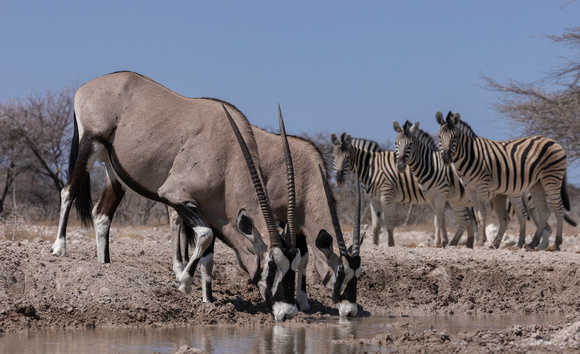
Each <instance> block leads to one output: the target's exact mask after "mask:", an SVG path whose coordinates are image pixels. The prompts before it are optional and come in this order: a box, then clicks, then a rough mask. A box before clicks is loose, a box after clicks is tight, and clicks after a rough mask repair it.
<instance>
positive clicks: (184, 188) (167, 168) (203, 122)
mask: <svg viewBox="0 0 580 354" xmlns="http://www.w3.org/2000/svg"><path fill="white" fill-rule="evenodd" d="M228 111H230V112H232V115H231V120H232V122H234V123H235V124H232V125H237V127H239V131H240V136H241V138H242V139H241V140H243V141H245V143H246V144H247V154H249V156H251V158H252V160H253V162H254V163H255V166H256V167H255V171H256V172H255V173H252V180H251V179H249V178H248V172H247V170H248V167H247V165H246V160H247V158H246V159H245V158H242V156H241V155H240V147H239V144H238V142H237V141H236V140H235V139H234V134H233V131H232V127H231V126H230V124H228V123H227V122H228V119H226V116H227V115H229V113H228ZM226 113H227V114H226ZM97 159H99V160H100V161H102V162H104V163H105V167H106V170H107V177H108V182H107V185H106V187H105V189H104V190H103V192H102V193H101V196H100V198H99V200H98V202H97V204H96V206H95V208H94V209H93V208H92V206H91V202H90V201H91V200H90V181H89V172H90V170H91V168H92V166H93V164H94V163H95V161H96V160H97ZM280 168H281V169H284V166H280ZM69 176H70V180H69V182H68V183H67V185H66V186H65V187H64V188H63V189H62V191H61V210H60V219H59V227H58V235H57V239H56V241H55V243H54V245H53V246H52V249H51V251H52V253H53V254H55V255H58V256H64V255H65V253H66V226H67V220H68V216H69V212H70V209H71V207H72V204H73V202H75V206H76V208H77V211H78V212H79V215H80V217H81V219H82V220H83V221H85V222H87V223H90V222H91V221H92V218H93V219H94V225H95V233H96V238H97V254H98V259H99V261H100V262H105V263H108V262H110V259H109V256H108V254H109V250H108V237H109V227H110V223H111V219H112V217H113V214H114V212H115V210H116V208H117V207H118V205H119V203H120V202H121V200H122V198H123V196H124V193H125V190H127V189H129V190H133V191H135V192H136V193H138V194H140V195H142V196H144V197H147V198H149V199H152V200H155V201H158V202H162V203H164V204H166V205H169V206H171V207H172V208H174V209H175V210H176V211H177V213H178V214H179V216H180V217H181V218H183V220H184V221H185V223H186V224H187V225H188V226H189V227H191V228H192V229H193V230H194V231H195V235H196V243H195V249H194V252H193V255H192V257H191V259H190V261H189V262H188V264H187V265H186V266H185V268H184V269H183V271H182V272H181V274H179V276H178V279H179V280H180V282H181V286H180V289H181V290H183V291H185V292H189V291H191V284H192V277H193V274H194V272H195V267H196V265H197V262H198V261H199V259H200V258H201V256H202V255H203V254H204V252H205V251H206V250H207V249H208V248H209V247H210V246H211V245H212V244H213V242H214V231H215V232H217V233H219V235H220V236H221V237H222V238H223V240H224V242H225V243H226V244H228V245H229V246H230V247H232V248H233V249H234V251H235V252H236V255H237V257H238V259H239V260H240V263H241V265H242V267H243V268H244V270H246V271H247V272H248V273H249V275H250V278H251V279H252V280H253V282H254V284H255V285H257V286H258V288H259V290H260V293H261V295H262V297H263V298H264V299H265V300H266V301H267V302H268V303H269V305H271V306H272V309H273V312H274V316H275V318H276V320H284V319H285V318H291V317H293V316H295V315H296V313H297V308H296V305H295V300H294V292H293V290H294V282H295V279H294V271H295V269H296V264H297V262H299V261H300V253H299V252H297V251H296V249H295V248H293V247H290V246H289V245H287V244H286V242H285V241H284V240H282V239H280V235H279V233H278V231H277V229H276V226H275V224H274V223H273V222H271V221H268V220H266V218H265V217H262V216H260V215H261V214H262V212H264V214H267V210H268V209H269V206H268V202H267V201H266V202H264V201H263V200H262V199H263V198H262V197H260V198H258V195H260V192H258V195H257V193H256V191H255V188H254V186H255V185H256V186H257V182H256V181H258V182H260V180H261V179H262V178H261V176H260V166H259V159H258V152H257V148H256V142H255V140H254V137H253V134H252V129H251V126H250V124H249V122H248V120H247V119H246V117H245V116H244V115H243V114H242V113H241V112H240V111H239V110H237V109H236V108H235V107H234V106H232V105H230V104H228V103H225V102H221V101H218V100H213V99H204V98H186V97H183V96H181V95H179V94H177V93H175V92H173V91H171V90H169V89H167V88H165V87H163V86H162V85H160V84H158V83H156V82H154V81H153V80H151V79H149V78H147V77H145V76H142V75H139V74H136V73H133V72H116V73H112V74H109V75H105V76H101V77H99V78H97V79H94V80H92V81H90V82H88V83H86V84H85V85H83V86H82V87H81V88H79V89H78V90H77V92H76V94H75V137H74V138H73V144H72V147H71V158H70V164H69ZM284 182H285V181H284ZM261 194H264V193H263V191H262V193H261ZM263 197H265V195H264V196H263ZM259 199H260V200H259ZM91 209H92V214H91ZM91 217H92V218H91ZM238 229H239V230H240V231H241V232H242V233H243V234H244V235H245V236H246V237H241V236H240V235H239V233H238ZM265 233H268V236H269V237H265V238H264V239H262V236H261V235H265Z"/></svg>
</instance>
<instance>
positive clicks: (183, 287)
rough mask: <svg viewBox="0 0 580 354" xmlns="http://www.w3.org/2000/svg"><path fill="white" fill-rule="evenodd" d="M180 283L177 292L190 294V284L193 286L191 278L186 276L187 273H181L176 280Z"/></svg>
mask: <svg viewBox="0 0 580 354" xmlns="http://www.w3.org/2000/svg"><path fill="white" fill-rule="evenodd" d="M177 280H178V281H179V282H180V285H179V291H182V292H184V293H186V294H189V293H191V284H193V278H192V277H191V276H190V275H189V274H187V272H182V273H181V276H180V277H179V278H178V279H177Z"/></svg>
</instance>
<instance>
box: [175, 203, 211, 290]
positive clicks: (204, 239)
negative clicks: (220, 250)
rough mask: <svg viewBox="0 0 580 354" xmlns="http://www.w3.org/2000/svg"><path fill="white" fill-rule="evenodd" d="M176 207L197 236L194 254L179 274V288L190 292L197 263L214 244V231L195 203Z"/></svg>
mask: <svg viewBox="0 0 580 354" xmlns="http://www.w3.org/2000/svg"><path fill="white" fill-rule="evenodd" d="M174 208H175V210H176V211H177V213H178V214H179V215H180V216H181V217H182V218H183V220H184V222H186V223H187V225H188V226H189V227H191V228H192V229H193V232H194V234H195V237H196V242H195V248H194V250H193V254H192V255H191V258H190V260H189V262H188V263H187V265H186V266H185V268H184V269H183V271H182V272H181V274H180V275H178V276H177V280H178V281H179V282H180V283H181V285H180V286H179V290H181V291H183V292H185V293H186V294H189V293H190V292H191V284H192V283H193V275H194V274H195V268H196V267H197V263H199V260H200V259H201V257H202V256H203V255H205V252H206V251H207V250H208V249H209V248H210V247H211V245H212V244H213V238H214V237H213V231H212V230H211V228H210V227H209V225H208V224H207V223H206V221H205V220H204V219H203V218H202V216H201V213H200V212H199V209H198V208H197V207H196V206H195V204H193V203H185V204H180V205H175V206H174ZM212 259H213V258H212Z"/></svg>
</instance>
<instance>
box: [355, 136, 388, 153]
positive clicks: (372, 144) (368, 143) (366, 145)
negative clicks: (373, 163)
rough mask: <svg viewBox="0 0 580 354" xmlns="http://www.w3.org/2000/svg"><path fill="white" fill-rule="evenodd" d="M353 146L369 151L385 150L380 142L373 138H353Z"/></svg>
mask: <svg viewBox="0 0 580 354" xmlns="http://www.w3.org/2000/svg"><path fill="white" fill-rule="evenodd" d="M351 144H352V146H353V147H354V148H356V149H357V150H362V151H368V152H381V151H384V150H383V149H382V148H381V147H380V146H379V143H377V142H376V141H372V140H366V139H359V138H352V142H351Z"/></svg>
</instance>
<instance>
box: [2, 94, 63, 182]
mask: <svg viewBox="0 0 580 354" xmlns="http://www.w3.org/2000/svg"><path fill="white" fill-rule="evenodd" d="M73 92H74V90H73V89H72V88H68V89H65V90H63V91H61V92H59V93H53V92H51V91H48V92H47V93H46V95H40V94H37V93H33V94H30V95H28V96H27V97H26V98H24V99H17V100H13V101H12V102H9V103H4V104H2V107H3V108H4V110H3V113H4V114H3V120H4V124H5V125H6V127H7V129H8V130H9V131H10V132H11V134H13V138H14V139H15V141H17V142H18V146H19V147H21V150H20V151H19V152H18V153H19V154H21V156H30V157H31V158H32V159H33V160H34V163H33V164H31V165H30V166H29V168H30V169H31V170H32V172H34V173H37V174H39V175H41V176H44V177H45V178H48V179H49V180H50V181H51V182H52V184H53V185H54V187H55V189H56V190H57V191H59V192H60V190H61V189H62V187H64V185H65V182H66V179H67V176H66V168H65V167H66V165H67V163H68V152H69V149H70V141H71V138H72V129H73V126H72V118H73Z"/></svg>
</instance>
